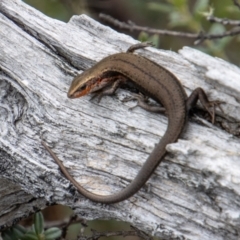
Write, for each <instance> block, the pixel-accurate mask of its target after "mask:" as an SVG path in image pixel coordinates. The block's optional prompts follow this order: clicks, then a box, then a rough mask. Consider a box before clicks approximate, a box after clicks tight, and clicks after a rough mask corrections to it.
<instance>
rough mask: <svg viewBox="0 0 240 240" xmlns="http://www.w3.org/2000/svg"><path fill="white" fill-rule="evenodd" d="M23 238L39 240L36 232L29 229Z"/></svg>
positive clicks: (24, 239) (23, 239)
mask: <svg viewBox="0 0 240 240" xmlns="http://www.w3.org/2000/svg"><path fill="white" fill-rule="evenodd" d="M21 240H39V238H38V236H37V235H36V233H35V232H33V231H29V232H27V233H26V234H25V235H24V236H23V237H22V239H21Z"/></svg>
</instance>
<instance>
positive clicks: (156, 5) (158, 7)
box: [147, 2, 173, 13]
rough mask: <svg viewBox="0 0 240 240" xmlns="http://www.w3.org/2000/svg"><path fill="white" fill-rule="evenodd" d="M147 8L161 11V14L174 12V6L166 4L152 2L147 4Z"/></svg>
mask: <svg viewBox="0 0 240 240" xmlns="http://www.w3.org/2000/svg"><path fill="white" fill-rule="evenodd" d="M147 7H148V9H149V10H152V11H159V12H164V13H170V12H171V11H173V6H172V5H170V4H164V3H156V2H150V3H148V4H147Z"/></svg>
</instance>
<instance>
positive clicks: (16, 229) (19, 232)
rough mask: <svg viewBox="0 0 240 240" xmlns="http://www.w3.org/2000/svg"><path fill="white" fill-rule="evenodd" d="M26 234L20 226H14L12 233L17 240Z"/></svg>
mask: <svg viewBox="0 0 240 240" xmlns="http://www.w3.org/2000/svg"><path fill="white" fill-rule="evenodd" d="M26 232H27V230H26V229H25V228H24V227H23V226H21V225H16V226H14V228H13V233H14V235H15V236H16V237H17V239H19V238H21V237H23V235H24V234H25V233H26Z"/></svg>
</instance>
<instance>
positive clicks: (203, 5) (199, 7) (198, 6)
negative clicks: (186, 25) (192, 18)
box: [193, 0, 209, 13]
mask: <svg viewBox="0 0 240 240" xmlns="http://www.w3.org/2000/svg"><path fill="white" fill-rule="evenodd" d="M208 6H209V0H197V1H196V3H195V5H194V10H193V11H194V13H199V12H202V11H205V10H206V9H207V7H208Z"/></svg>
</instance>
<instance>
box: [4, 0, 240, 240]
mask: <svg viewBox="0 0 240 240" xmlns="http://www.w3.org/2000/svg"><path fill="white" fill-rule="evenodd" d="M134 43H136V41H135V40H134V39H132V38H131V37H129V36H126V35H123V34H120V33H117V32H115V31H113V30H112V29H110V28H108V27H105V26H103V25H101V24H99V23H98V22H95V21H94V20H92V19H91V18H89V17H87V16H85V15H81V16H73V17H72V18H71V19H70V21H69V22H68V23H64V22H61V21H57V20H54V19H51V18H49V17H47V16H45V15H43V14H42V13H40V12H38V11H37V10H35V9H33V8H31V7H29V6H28V5H26V4H24V3H23V2H22V1H20V0H1V2H0V179H1V181H0V228H4V227H5V226H10V225H12V224H14V223H16V222H17V221H18V220H19V219H20V218H23V217H25V216H27V215H28V214H30V213H32V212H34V211H35V210H36V209H42V208H44V207H45V206H46V205H47V204H53V203H58V204H63V205H67V206H70V207H72V208H74V211H75V213H77V214H78V215H79V216H80V217H81V216H82V217H84V218H85V219H97V218H103V219H110V218H114V219H119V220H123V221H127V222H130V223H131V224H132V225H134V226H136V227H138V228H139V229H141V230H144V231H145V232H147V233H149V234H151V235H155V236H160V237H162V239H215V240H220V239H233V240H236V239H239V238H240V153H239V149H240V140H239V138H238V137H237V136H234V135H233V134H231V133H235V135H238V133H237V131H239V122H240V114H239V113H240V104H239V102H240V94H239V93H240V69H239V68H238V67H236V66H234V65H232V64H230V63H227V62H225V61H223V60H221V59H218V58H213V57H210V56H208V55H206V54H204V53H202V52H199V51H197V50H195V49H192V48H189V47H184V48H183V49H181V50H180V51H179V52H178V53H174V52H171V51H164V50H157V49H154V48H147V49H145V50H141V51H138V52H137V54H141V55H143V56H145V57H147V58H149V59H152V60H153V61H155V62H157V63H158V64H161V65H163V66H164V67H166V68H167V69H169V70H170V71H171V72H173V73H174V74H175V75H176V76H177V77H178V78H179V79H180V81H181V82H182V84H183V86H184V88H185V89H186V92H187V94H189V93H190V92H191V91H192V90H193V89H195V88H197V87H202V88H203V89H204V90H205V91H206V92H207V95H208V96H209V98H210V99H214V100H220V101H223V102H225V104H222V108H223V110H224V115H223V114H222V113H221V111H217V115H218V116H220V117H221V116H222V117H221V118H220V117H218V118H217V122H219V121H221V125H222V126H223V127H224V128H225V130H224V129H223V128H220V127H219V124H218V126H213V125H212V124H210V123H209V122H207V121H205V120H204V119H203V118H202V117H199V116H195V117H192V118H191V119H190V121H189V123H188V124H187V127H186V130H185V132H184V133H183V134H182V136H181V138H180V139H179V140H178V142H177V143H174V144H169V145H168V147H167V150H168V151H169V154H168V155H167V156H166V157H165V159H164V161H163V162H162V163H161V165H160V166H159V167H158V168H157V169H156V171H155V173H154V174H153V175H152V177H151V178H150V180H149V181H148V184H146V186H145V187H144V188H142V190H141V191H139V192H138V193H137V194H135V195H134V196H133V197H131V198H130V199H128V200H126V201H123V202H120V203H117V204H112V205H103V204H98V203H93V202H91V201H89V200H88V199H86V198H84V197H83V196H81V195H80V194H79V193H78V192H77V191H76V190H75V188H74V187H73V186H72V185H71V184H70V183H69V181H68V180H66V179H65V178H64V177H63V175H62V174H61V172H60V171H59V169H58V167H57V165H56V164H55V162H54V161H53V160H52V159H51V157H50V156H49V154H48V153H47V152H46V151H45V150H44V149H43V147H42V146H41V144H40V137H42V138H43V139H44V140H45V141H46V142H47V143H48V145H49V146H50V147H51V148H52V149H53V150H54V152H55V153H56V154H57V155H58V156H59V158H60V159H61V160H63V161H64V165H65V166H66V167H67V168H68V169H69V171H70V172H71V174H72V175H73V176H74V177H75V178H76V180H77V181H78V182H80V183H81V184H82V185H83V186H84V187H86V188H87V189H89V190H90V191H93V192H95V193H99V194H110V193H114V192H116V191H119V190H120V189H122V188H123V187H124V186H126V185H127V184H128V183H129V182H130V181H131V180H132V179H133V178H134V176H135V175H136V174H137V172H138V170H139V169H140V167H141V166H142V164H143V163H144V161H145V159H146V158H147V156H148V154H149V153H150V152H151V151H152V149H153V147H154V145H155V143H157V142H158V141H159V139H160V138H161V136H162V135H163V134H164V131H165V129H166V124H167V118H166V116H163V115H158V114H150V113H148V112H146V111H144V110H142V109H139V108H135V109H134V110H132V111H129V110H128V108H129V107H130V106H133V105H134V104H135V103H134V102H127V103H123V102H122V101H121V100H122V99H123V98H124V97H125V96H127V95H129V94H130V93H129V92H127V91H125V90H119V91H118V92H117V95H116V96H114V97H105V98H104V99H103V100H102V101H101V102H100V103H97V102H96V101H89V99H90V96H86V97H83V98H80V99H75V100H70V99H68V98H67V96H66V93H67V90H68V87H69V85H70V83H71V80H72V78H73V76H75V75H76V74H77V73H81V72H82V71H83V70H85V69H87V68H89V67H90V66H92V65H93V64H94V63H96V62H97V61H99V60H100V59H102V58H104V57H105V56H108V55H110V54H113V53H117V52H124V51H126V49H127V48H128V47H129V46H130V45H131V44H134ZM200 107H201V106H200ZM230 121H231V122H232V124H231V125H229V122H230ZM226 130H228V132H227V131H226Z"/></svg>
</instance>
